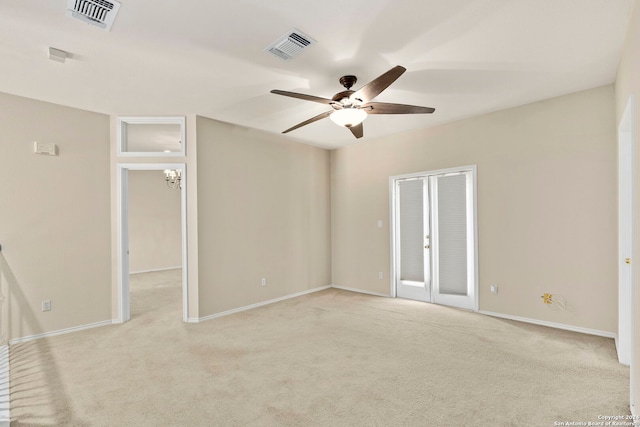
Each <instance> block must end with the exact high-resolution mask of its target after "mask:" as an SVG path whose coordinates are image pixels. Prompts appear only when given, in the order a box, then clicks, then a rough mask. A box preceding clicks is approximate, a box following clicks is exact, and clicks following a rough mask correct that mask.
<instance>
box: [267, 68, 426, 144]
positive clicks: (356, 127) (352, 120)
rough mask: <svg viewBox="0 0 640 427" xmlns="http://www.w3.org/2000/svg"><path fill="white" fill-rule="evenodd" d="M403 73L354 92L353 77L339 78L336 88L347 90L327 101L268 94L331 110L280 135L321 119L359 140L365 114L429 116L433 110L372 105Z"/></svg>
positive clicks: (395, 71)
mask: <svg viewBox="0 0 640 427" xmlns="http://www.w3.org/2000/svg"><path fill="white" fill-rule="evenodd" d="M405 71H407V69H406V68H404V67H402V66H400V65H397V66H395V67H393V68H392V69H390V70H389V71H387V72H386V73H384V74H382V75H381V76H378V77H377V78H375V79H373V80H372V81H370V82H369V83H367V84H366V85H364V86H363V87H361V88H360V89H358V90H356V91H353V90H351V87H352V86H353V85H354V84H355V83H356V81H357V80H358V79H357V78H356V76H342V77H340V84H341V85H342V86H344V87H345V88H346V89H347V90H344V91H342V92H339V93H336V94H335V95H334V96H333V98H331V99H328V98H321V97H319V96H313V95H305V94H303V93H296V92H287V91H284V90H277V89H274V90H272V91H271V93H275V94H276V95H283V96H290V97H292V98H298V99H303V100H305V101H313V102H319V103H320V104H328V105H330V106H331V108H332V110H329V111H326V112H324V113H321V114H318V115H317V116H315V117H312V118H310V119H308V120H305V121H304V122H302V123H298V124H297V125H295V126H293V127H291V128H289V129H287V130H285V131H284V132H282V133H287V132H291V131H292V130H295V129H298V128H300V127H302V126H305V125H308V124H310V123H313V122H316V121H318V120H320V119H324V118H325V117H329V118H330V119H331V120H333V121H334V122H335V123H336V124H338V125H340V126H344V127H346V128H348V129H349V130H350V131H351V133H352V134H353V136H355V137H356V138H362V135H363V130H362V121H363V120H364V119H366V118H367V115H369V114H428V113H433V112H434V111H435V108H430V107H416V106H414V105H404V104H390V103H388V102H372V100H373V98H375V97H376V96H378V95H379V94H380V92H382V91H383V90H385V89H386V88H387V87H389V85H390V84H391V83H393V82H394V81H396V80H397V79H398V77H400V76H401V75H402V74H403V73H404V72H405Z"/></svg>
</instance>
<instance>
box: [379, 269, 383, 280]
mask: <svg viewBox="0 0 640 427" xmlns="http://www.w3.org/2000/svg"><path fill="white" fill-rule="evenodd" d="M382 277H383V275H382V271H380V272H378V279H380V280H382Z"/></svg>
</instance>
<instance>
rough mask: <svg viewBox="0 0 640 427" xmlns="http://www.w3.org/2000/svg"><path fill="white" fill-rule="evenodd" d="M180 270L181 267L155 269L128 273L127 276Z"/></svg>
mask: <svg viewBox="0 0 640 427" xmlns="http://www.w3.org/2000/svg"><path fill="white" fill-rule="evenodd" d="M181 268H182V266H181V265H179V266H177V267H166V268H155V269H153V270H140V271H129V274H142V273H155V272H157V271H169V270H179V269H181Z"/></svg>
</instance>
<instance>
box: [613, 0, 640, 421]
mask: <svg viewBox="0 0 640 427" xmlns="http://www.w3.org/2000/svg"><path fill="white" fill-rule="evenodd" d="M630 95H633V97H634V103H635V105H634V107H635V114H634V117H633V119H634V123H635V141H634V147H635V148H634V149H635V154H634V162H633V168H634V175H635V177H636V178H635V180H634V181H635V183H637V182H638V180H637V177H638V171H640V4H639V3H638V2H637V1H636V2H635V3H634V10H633V14H632V17H631V21H630V24H629V32H628V34H627V38H626V42H625V45H624V48H623V51H622V59H621V61H620V65H619V67H618V75H617V78H616V123H620V119H621V118H622V114H623V112H624V109H625V106H626V104H627V100H628V99H629V96H630ZM633 212H634V214H633V242H632V245H633V249H632V251H633V254H634V255H633V257H634V259H633V260H632V263H631V267H632V269H633V273H632V274H633V279H632V280H633V283H634V288H635V289H637V288H638V284H639V283H640V263H639V262H638V260H640V257H639V256H638V254H640V215H639V213H640V185H634V188H633ZM633 307H634V309H633V310H634V325H635V329H634V338H633V340H634V353H633V361H632V363H633V364H634V365H635V367H634V369H632V371H631V374H632V376H633V377H632V378H631V383H632V387H634V390H635V401H634V402H633V403H634V405H635V408H640V369H638V365H639V361H638V358H639V357H640V292H639V291H637V290H636V291H635V293H634V304H633ZM635 414H638V410H637V409H636V410H635Z"/></svg>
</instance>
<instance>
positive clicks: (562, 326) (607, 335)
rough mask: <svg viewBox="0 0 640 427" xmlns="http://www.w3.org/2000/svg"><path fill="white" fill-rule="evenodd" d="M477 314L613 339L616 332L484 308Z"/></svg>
mask: <svg viewBox="0 0 640 427" xmlns="http://www.w3.org/2000/svg"><path fill="white" fill-rule="evenodd" d="M478 314H484V315H486V316H492V317H500V318H502V319H508V320H516V321H518V322H524V323H532V324H534V325H540V326H548V327H550V328H556V329H564V330H565V331H573V332H580V333H582V334H588V335H596V336H599V337H605V338H614V339H615V337H616V334H615V333H614V332H607V331H599V330H597V329H589V328H582V327H580V326H573V325H565V324H562V323H554V322H547V321H546V320H537V319H529V318H527V317H520V316H512V315H510V314H502V313H494V312H491V311H484V310H479V311H478Z"/></svg>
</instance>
